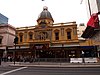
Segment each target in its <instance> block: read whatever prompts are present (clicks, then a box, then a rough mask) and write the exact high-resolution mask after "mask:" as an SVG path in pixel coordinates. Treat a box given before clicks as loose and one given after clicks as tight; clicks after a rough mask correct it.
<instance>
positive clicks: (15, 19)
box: [0, 0, 87, 27]
mask: <svg viewBox="0 0 100 75" xmlns="http://www.w3.org/2000/svg"><path fill="white" fill-rule="evenodd" d="M80 2H81V0H44V1H42V0H0V13H2V14H3V15H5V16H7V17H8V18H9V24H11V25H12V26H14V27H24V26H34V25H36V24H37V21H36V20H37V18H38V16H39V14H40V13H41V12H42V10H43V6H47V7H48V10H49V12H50V13H51V15H52V17H53V19H54V23H61V22H70V21H76V22H77V23H86V22H87V12H86V7H85V2H83V3H82V4H80Z"/></svg>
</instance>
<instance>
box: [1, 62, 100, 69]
mask: <svg viewBox="0 0 100 75" xmlns="http://www.w3.org/2000/svg"><path fill="white" fill-rule="evenodd" d="M1 66H28V67H69V68H73V67H75V68H79V67H83V68H84V67H100V63H58V62H32V63H29V62H15V64H14V62H2V64H1Z"/></svg>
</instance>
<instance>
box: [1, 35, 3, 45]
mask: <svg viewBox="0 0 100 75" xmlns="http://www.w3.org/2000/svg"><path fill="white" fill-rule="evenodd" d="M2 39H3V36H0V44H2Z"/></svg>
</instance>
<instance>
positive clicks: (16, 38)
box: [14, 36, 18, 44]
mask: <svg viewBox="0 0 100 75" xmlns="http://www.w3.org/2000/svg"><path fill="white" fill-rule="evenodd" d="M14 43H15V44H18V37H17V36H16V37H15V38H14Z"/></svg>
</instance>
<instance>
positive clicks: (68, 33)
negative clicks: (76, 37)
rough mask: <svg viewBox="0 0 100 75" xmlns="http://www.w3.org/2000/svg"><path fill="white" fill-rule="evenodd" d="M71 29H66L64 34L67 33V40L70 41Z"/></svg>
mask: <svg viewBox="0 0 100 75" xmlns="http://www.w3.org/2000/svg"><path fill="white" fill-rule="evenodd" d="M71 31H72V30H71V29H70V28H68V29H67V30H66V32H67V39H71V38H72V36H71Z"/></svg>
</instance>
